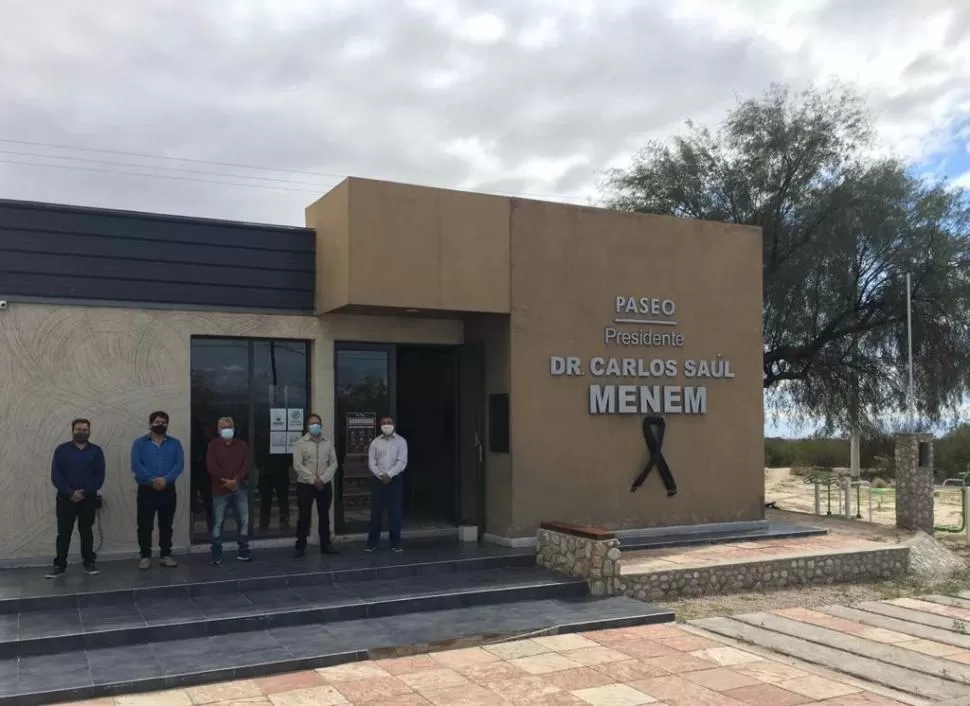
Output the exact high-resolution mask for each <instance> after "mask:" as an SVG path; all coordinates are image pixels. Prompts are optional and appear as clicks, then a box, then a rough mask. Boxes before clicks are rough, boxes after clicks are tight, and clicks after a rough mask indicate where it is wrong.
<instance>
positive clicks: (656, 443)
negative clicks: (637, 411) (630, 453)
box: [630, 416, 677, 497]
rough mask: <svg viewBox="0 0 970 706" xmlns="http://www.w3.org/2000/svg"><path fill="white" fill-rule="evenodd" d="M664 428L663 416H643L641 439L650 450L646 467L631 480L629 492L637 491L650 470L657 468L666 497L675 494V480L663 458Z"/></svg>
mask: <svg viewBox="0 0 970 706" xmlns="http://www.w3.org/2000/svg"><path fill="white" fill-rule="evenodd" d="M666 430H667V422H666V421H665V420H664V418H663V417H656V416H650V417H644V418H643V440H644V441H645V442H646V444H647V450H648V451H649V452H650V461H649V463H647V467H646V468H644V469H643V470H642V471H641V472H640V475H638V476H637V479H636V480H635V481H633V485H631V486H630V492H631V493H635V492H637V488H639V487H640V486H641V485H643V483H644V481H646V480H647V476H649V475H650V471H652V470H653V469H654V468H657V469H658V470H659V471H660V478H661V480H663V483H664V487H665V488H666V489H667V497H670V496H671V495H676V494H677V482H676V481H675V480H674V476H673V474H672V473H671V472H670V466H668V465H667V459H665V458H664V454H663V445H664V432H665V431H666Z"/></svg>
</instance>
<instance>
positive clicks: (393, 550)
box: [391, 547, 404, 554]
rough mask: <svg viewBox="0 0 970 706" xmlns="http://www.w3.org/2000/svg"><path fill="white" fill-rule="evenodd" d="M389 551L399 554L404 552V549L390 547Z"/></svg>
mask: <svg viewBox="0 0 970 706" xmlns="http://www.w3.org/2000/svg"><path fill="white" fill-rule="evenodd" d="M391 551H392V552H395V553H397V554H400V553H401V552H403V551H404V547H391Z"/></svg>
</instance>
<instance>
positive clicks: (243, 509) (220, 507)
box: [212, 488, 249, 559]
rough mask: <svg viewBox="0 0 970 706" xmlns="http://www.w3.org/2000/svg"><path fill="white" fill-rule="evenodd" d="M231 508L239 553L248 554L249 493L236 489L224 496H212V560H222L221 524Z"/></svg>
mask: <svg viewBox="0 0 970 706" xmlns="http://www.w3.org/2000/svg"><path fill="white" fill-rule="evenodd" d="M230 507H231V508H232V515H233V518H234V519H235V520H236V542H237V543H238V544H239V553H240V554H247V553H249V493H247V492H246V489H245V488H238V489H236V490H235V491H233V492H232V493H227V494H226V495H213V496H212V558H213V559H221V558H222V524H223V523H224V522H225V521H226V511H227V510H228V509H229V508H230Z"/></svg>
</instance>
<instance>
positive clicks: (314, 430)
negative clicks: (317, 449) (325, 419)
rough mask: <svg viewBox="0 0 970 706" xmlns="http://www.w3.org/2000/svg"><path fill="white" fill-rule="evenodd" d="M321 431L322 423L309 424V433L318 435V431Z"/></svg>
mask: <svg viewBox="0 0 970 706" xmlns="http://www.w3.org/2000/svg"><path fill="white" fill-rule="evenodd" d="M322 431H323V426H322V425H320V424H311V425H310V434H312V435H313V436H320V432H322Z"/></svg>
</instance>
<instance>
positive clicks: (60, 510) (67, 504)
mask: <svg viewBox="0 0 970 706" xmlns="http://www.w3.org/2000/svg"><path fill="white" fill-rule="evenodd" d="M95 502H96V501H95V499H94V498H88V497H86V498H84V500H82V501H81V502H77V503H73V502H71V496H69V495H62V494H61V493H58V494H57V505H56V511H57V556H56V557H55V558H54V566H60V567H65V566H67V555H68V553H69V552H70V550H71V536H72V535H73V534H74V522H75V520H76V521H77V534H78V536H79V537H80V538H81V561H82V562H84V564H93V563H94V560H95V559H96V558H97V557H96V556H95V554H94V531H93V528H94V518H95V515H96V514H97V512H98V511H97V509H96V508H95Z"/></svg>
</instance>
